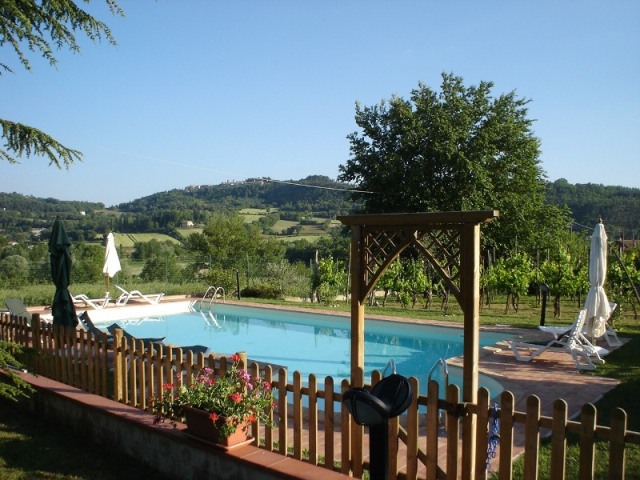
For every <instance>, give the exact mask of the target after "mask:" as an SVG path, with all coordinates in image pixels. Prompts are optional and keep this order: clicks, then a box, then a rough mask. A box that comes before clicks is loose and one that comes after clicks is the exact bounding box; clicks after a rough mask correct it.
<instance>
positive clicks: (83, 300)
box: [71, 293, 111, 310]
mask: <svg viewBox="0 0 640 480" xmlns="http://www.w3.org/2000/svg"><path fill="white" fill-rule="evenodd" d="M71 298H73V303H78V304H82V305H84V306H86V307H91V308H93V309H94V310H102V309H103V308H104V307H106V306H107V304H108V303H109V300H111V297H110V296H109V295H107V296H106V297H104V298H89V297H87V296H86V295H85V294H84V293H81V294H80V295H73V294H71Z"/></svg>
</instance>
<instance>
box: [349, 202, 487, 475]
mask: <svg viewBox="0 0 640 480" xmlns="http://www.w3.org/2000/svg"><path fill="white" fill-rule="evenodd" d="M496 217H498V211H497V210H488V211H470V212H434V213H389V214H368V215H346V216H339V217H337V218H338V220H340V221H341V222H342V223H343V224H345V225H348V226H350V227H351V273H350V275H351V386H352V387H361V386H363V384H364V306H365V300H366V298H367V296H368V295H369V293H370V292H371V291H372V290H373V288H374V286H375V284H376V283H377V281H378V280H379V278H380V276H381V275H382V274H383V273H384V271H385V270H386V269H387V267H389V265H390V264H391V263H392V262H393V261H394V260H395V259H396V258H397V257H398V255H400V253H401V252H402V251H403V250H405V249H406V248H408V247H410V246H413V247H415V248H416V249H417V250H418V251H419V252H420V253H421V254H422V255H424V257H425V258H426V259H427V261H428V262H429V263H430V264H431V265H432V266H433V268H434V269H435V271H436V272H437V273H438V274H439V275H440V277H441V278H442V280H443V281H444V282H445V283H446V284H447V286H448V287H449V290H450V291H451V293H452V294H453V295H454V296H455V298H456V300H457V301H458V303H459V304H460V306H461V308H462V311H463V314H464V358H463V385H462V398H463V401H465V402H475V401H476V400H477V390H478V354H479V342H478V336H479V325H480V318H479V317H480V225H481V224H482V223H487V222H490V221H492V220H493V219H495V218H496ZM474 425H475V418H474V417H469V419H468V421H465V424H464V426H463V439H464V442H463V443H467V445H465V446H463V471H465V472H472V468H471V466H472V465H473V464H474V458H473V457H474V453H473V452H474V451H475V436H474V434H473V432H474V431H475V428H474ZM352 430H353V442H354V444H356V445H357V444H358V442H359V443H360V445H361V444H362V433H363V431H362V428H359V427H358V426H357V425H355V423H354V426H353V428H352ZM358 452H359V453H358ZM353 453H354V456H361V455H362V449H361V448H355V449H354V450H353ZM360 460H361V459H359V458H354V459H353V463H354V465H358V464H359V461H360ZM360 463H361V462H360ZM467 466H468V467H469V468H465V467H467ZM358 473H360V472H354V474H356V475H357V474H358ZM470 475H473V473H470ZM470 478H471V477H470Z"/></svg>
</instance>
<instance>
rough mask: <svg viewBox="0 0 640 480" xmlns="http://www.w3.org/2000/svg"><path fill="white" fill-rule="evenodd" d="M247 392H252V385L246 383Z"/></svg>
mask: <svg viewBox="0 0 640 480" xmlns="http://www.w3.org/2000/svg"><path fill="white" fill-rule="evenodd" d="M247 390H249V391H251V390H253V384H251V383H247Z"/></svg>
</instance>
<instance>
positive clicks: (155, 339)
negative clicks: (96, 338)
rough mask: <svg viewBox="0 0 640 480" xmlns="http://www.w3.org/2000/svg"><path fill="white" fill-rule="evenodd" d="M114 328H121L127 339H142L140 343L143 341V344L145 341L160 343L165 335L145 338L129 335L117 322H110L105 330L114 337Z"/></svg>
mask: <svg viewBox="0 0 640 480" xmlns="http://www.w3.org/2000/svg"><path fill="white" fill-rule="evenodd" d="M116 330H122V335H123V336H124V338H126V339H127V340H129V341H138V340H142V343H144V344H145V345H146V344H147V343H161V342H162V341H163V340H164V338H165V337H147V338H139V337H136V336H135V335H131V334H130V333H129V332H127V331H126V330H125V329H124V328H122V327H121V326H120V325H118V324H117V323H112V324H111V325H109V326H108V327H107V331H108V332H109V333H110V334H111V335H112V336H113V337H114V338H115V336H116Z"/></svg>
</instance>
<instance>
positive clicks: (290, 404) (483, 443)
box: [0, 314, 640, 480]
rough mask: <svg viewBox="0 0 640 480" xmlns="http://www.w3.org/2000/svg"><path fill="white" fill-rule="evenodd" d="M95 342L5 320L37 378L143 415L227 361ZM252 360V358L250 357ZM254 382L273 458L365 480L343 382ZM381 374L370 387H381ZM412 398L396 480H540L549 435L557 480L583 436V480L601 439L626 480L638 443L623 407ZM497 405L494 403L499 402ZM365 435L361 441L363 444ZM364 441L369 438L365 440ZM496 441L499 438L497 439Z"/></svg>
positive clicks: (396, 457)
mask: <svg viewBox="0 0 640 480" xmlns="http://www.w3.org/2000/svg"><path fill="white" fill-rule="evenodd" d="M99 337H100V338H95V337H93V335H91V334H89V333H87V332H85V331H83V330H73V329H64V328H54V327H53V326H51V325H50V324H45V323H43V322H39V321H38V322H32V325H29V324H28V322H27V321H26V320H25V319H20V318H16V317H11V316H9V315H7V314H2V315H1V316H0V339H2V340H7V341H10V342H13V343H16V344H18V345H21V346H23V347H25V348H26V349H28V350H29V351H31V354H30V355H28V356H27V357H26V359H27V362H28V364H29V365H28V366H29V368H30V369H32V370H34V371H35V373H37V374H39V375H44V376H47V377H49V378H52V379H54V380H57V381H60V382H63V383H66V384H69V385H73V386H75V387H78V388H81V389H85V390H87V391H90V392H92V393H96V394H99V395H102V396H105V397H109V398H113V399H115V400H116V401H119V402H122V403H125V404H127V405H131V406H134V407H137V408H140V409H144V410H150V404H149V400H150V399H151V398H152V397H157V396H158V395H160V394H161V392H162V386H163V384H165V383H174V384H178V385H179V384H180V383H181V382H183V381H185V379H188V378H191V375H193V374H197V373H198V372H199V371H200V370H201V369H202V368H204V367H208V368H212V369H213V370H214V371H215V372H216V374H218V375H222V374H224V372H225V371H226V369H227V368H228V367H229V365H230V363H229V360H228V359H227V358H226V357H224V356H220V355H214V354H211V355H206V356H205V355H203V354H197V355H194V354H193V353H192V352H187V353H185V352H183V351H182V349H180V348H171V347H164V346H157V345H155V346H153V348H148V347H149V346H145V345H144V344H143V343H142V342H141V341H127V339H125V338H124V337H123V336H122V333H121V332H118V334H117V335H116V338H115V341H111V342H108V340H107V336H106V335H100V336H99ZM245 358H246V357H245ZM248 370H249V372H250V374H251V375H252V376H257V375H258V374H262V375H263V376H264V379H265V381H268V382H271V383H272V385H273V388H274V391H275V392H276V393H277V402H278V405H277V407H276V408H275V409H274V411H273V412H271V415H272V419H273V425H274V426H273V427H270V426H268V425H260V424H258V423H257V422H256V423H255V424H254V425H253V432H254V436H256V437H258V439H257V442H256V443H257V444H258V445H260V446H261V447H262V448H265V449H267V450H270V451H275V452H279V453H280V454H282V455H289V456H292V457H293V458H296V459H300V460H303V461H307V462H309V463H311V464H314V465H321V466H323V467H325V468H328V469H331V470H338V471H341V472H343V473H345V474H350V475H353V476H354V477H357V478H361V477H362V475H363V471H364V470H366V469H368V466H369V465H368V462H367V461H366V460H365V458H366V453H367V451H368V450H367V445H365V444H358V443H359V442H354V441H353V438H354V435H353V432H354V429H357V428H363V427H360V426H357V425H356V424H355V423H354V422H353V421H352V419H351V416H350V414H349V412H348V411H347V410H346V408H345V407H344V406H343V404H342V393H344V392H345V391H347V390H348V389H349V388H350V386H349V383H348V381H346V380H344V381H343V382H342V383H341V384H340V385H339V389H340V391H339V392H336V385H334V381H333V379H332V378H331V377H326V378H325V379H324V380H320V379H318V378H317V377H316V376H315V375H310V376H309V377H308V379H306V380H307V381H306V382H304V379H303V378H302V376H301V374H300V373H299V372H294V374H293V381H292V382H291V383H289V381H288V378H289V377H288V373H287V371H286V369H284V368H278V369H277V371H276V372H274V370H273V368H272V366H270V365H262V364H259V363H256V362H251V363H250V366H249V368H248ZM380 379H381V376H380V373H379V372H374V374H373V375H372V377H371V380H370V385H375V383H376V382H378V381H380ZM410 382H411V385H412V389H413V392H414V394H413V399H412V402H411V405H410V406H409V408H408V410H407V412H406V414H404V415H402V416H401V417H397V418H395V419H392V420H391V421H390V424H389V478H390V479H392V480H393V479H409V480H412V479H425V480H441V479H456V478H477V479H486V478H489V477H490V472H491V471H497V472H498V473H497V477H496V478H499V479H500V480H502V479H511V478H513V473H512V471H513V468H512V467H513V463H512V462H513V458H514V456H515V455H516V454H517V453H519V452H521V451H524V478H525V479H537V478H539V475H540V472H539V452H540V449H539V447H540V440H541V437H542V436H543V435H550V436H551V467H550V470H549V474H548V475H549V477H548V478H550V479H564V478H566V469H567V466H566V465H567V460H568V459H567V456H568V455H567V436H568V435H570V434H575V435H577V436H578V437H579V445H580V447H579V458H578V459H577V461H578V464H579V478H580V479H591V478H593V476H594V463H595V455H596V448H595V445H596V442H607V443H608V457H609V459H608V460H609V472H608V478H610V479H624V478H625V468H626V459H625V452H626V449H627V447H628V446H629V445H631V444H634V445H640V433H639V432H633V431H630V430H628V429H627V420H626V418H627V416H626V413H625V412H624V410H622V409H619V408H618V409H615V410H614V411H613V413H612V414H611V426H609V427H606V426H601V425H597V422H596V418H597V412H596V409H595V407H594V406H593V405H591V404H586V405H584V406H583V408H582V412H581V416H580V421H579V422H578V421H571V420H569V419H568V413H567V403H566V402H565V401H564V400H561V399H560V400H556V402H555V403H554V405H553V415H552V416H551V417H547V416H542V415H541V414H540V411H541V405H540V399H539V398H538V397H536V396H530V397H529V398H528V399H527V407H526V411H525V412H519V411H516V410H515V408H514V406H515V398H514V395H513V394H512V393H511V392H508V391H505V392H503V393H502V394H501V395H500V397H499V399H494V400H491V399H490V398H489V392H488V391H487V390H486V389H484V388H481V389H479V390H478V401H477V403H476V404H471V403H462V402H460V392H459V389H458V387H457V386H455V385H450V386H449V387H448V388H447V390H446V392H443V393H444V396H445V399H441V398H440V392H439V386H438V384H437V383H436V382H430V383H429V385H428V390H427V395H420V394H418V393H417V392H419V391H420V385H419V383H418V381H417V380H416V379H415V378H411V379H410ZM492 402H493V403H492ZM470 419H473V425H475V430H474V431H475V435H476V441H475V451H474V452H473V455H472V456H471V458H474V459H475V460H474V462H473V465H470V466H465V465H462V463H463V462H462V461H461V459H462V457H463V455H462V451H463V449H464V448H466V447H465V442H464V440H463V439H461V431H462V424H463V422H465V421H469V420H470ZM360 437H362V436H360V435H358V436H356V438H360ZM364 438H365V442H366V440H367V436H365V437H364ZM498 439H499V441H498Z"/></svg>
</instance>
